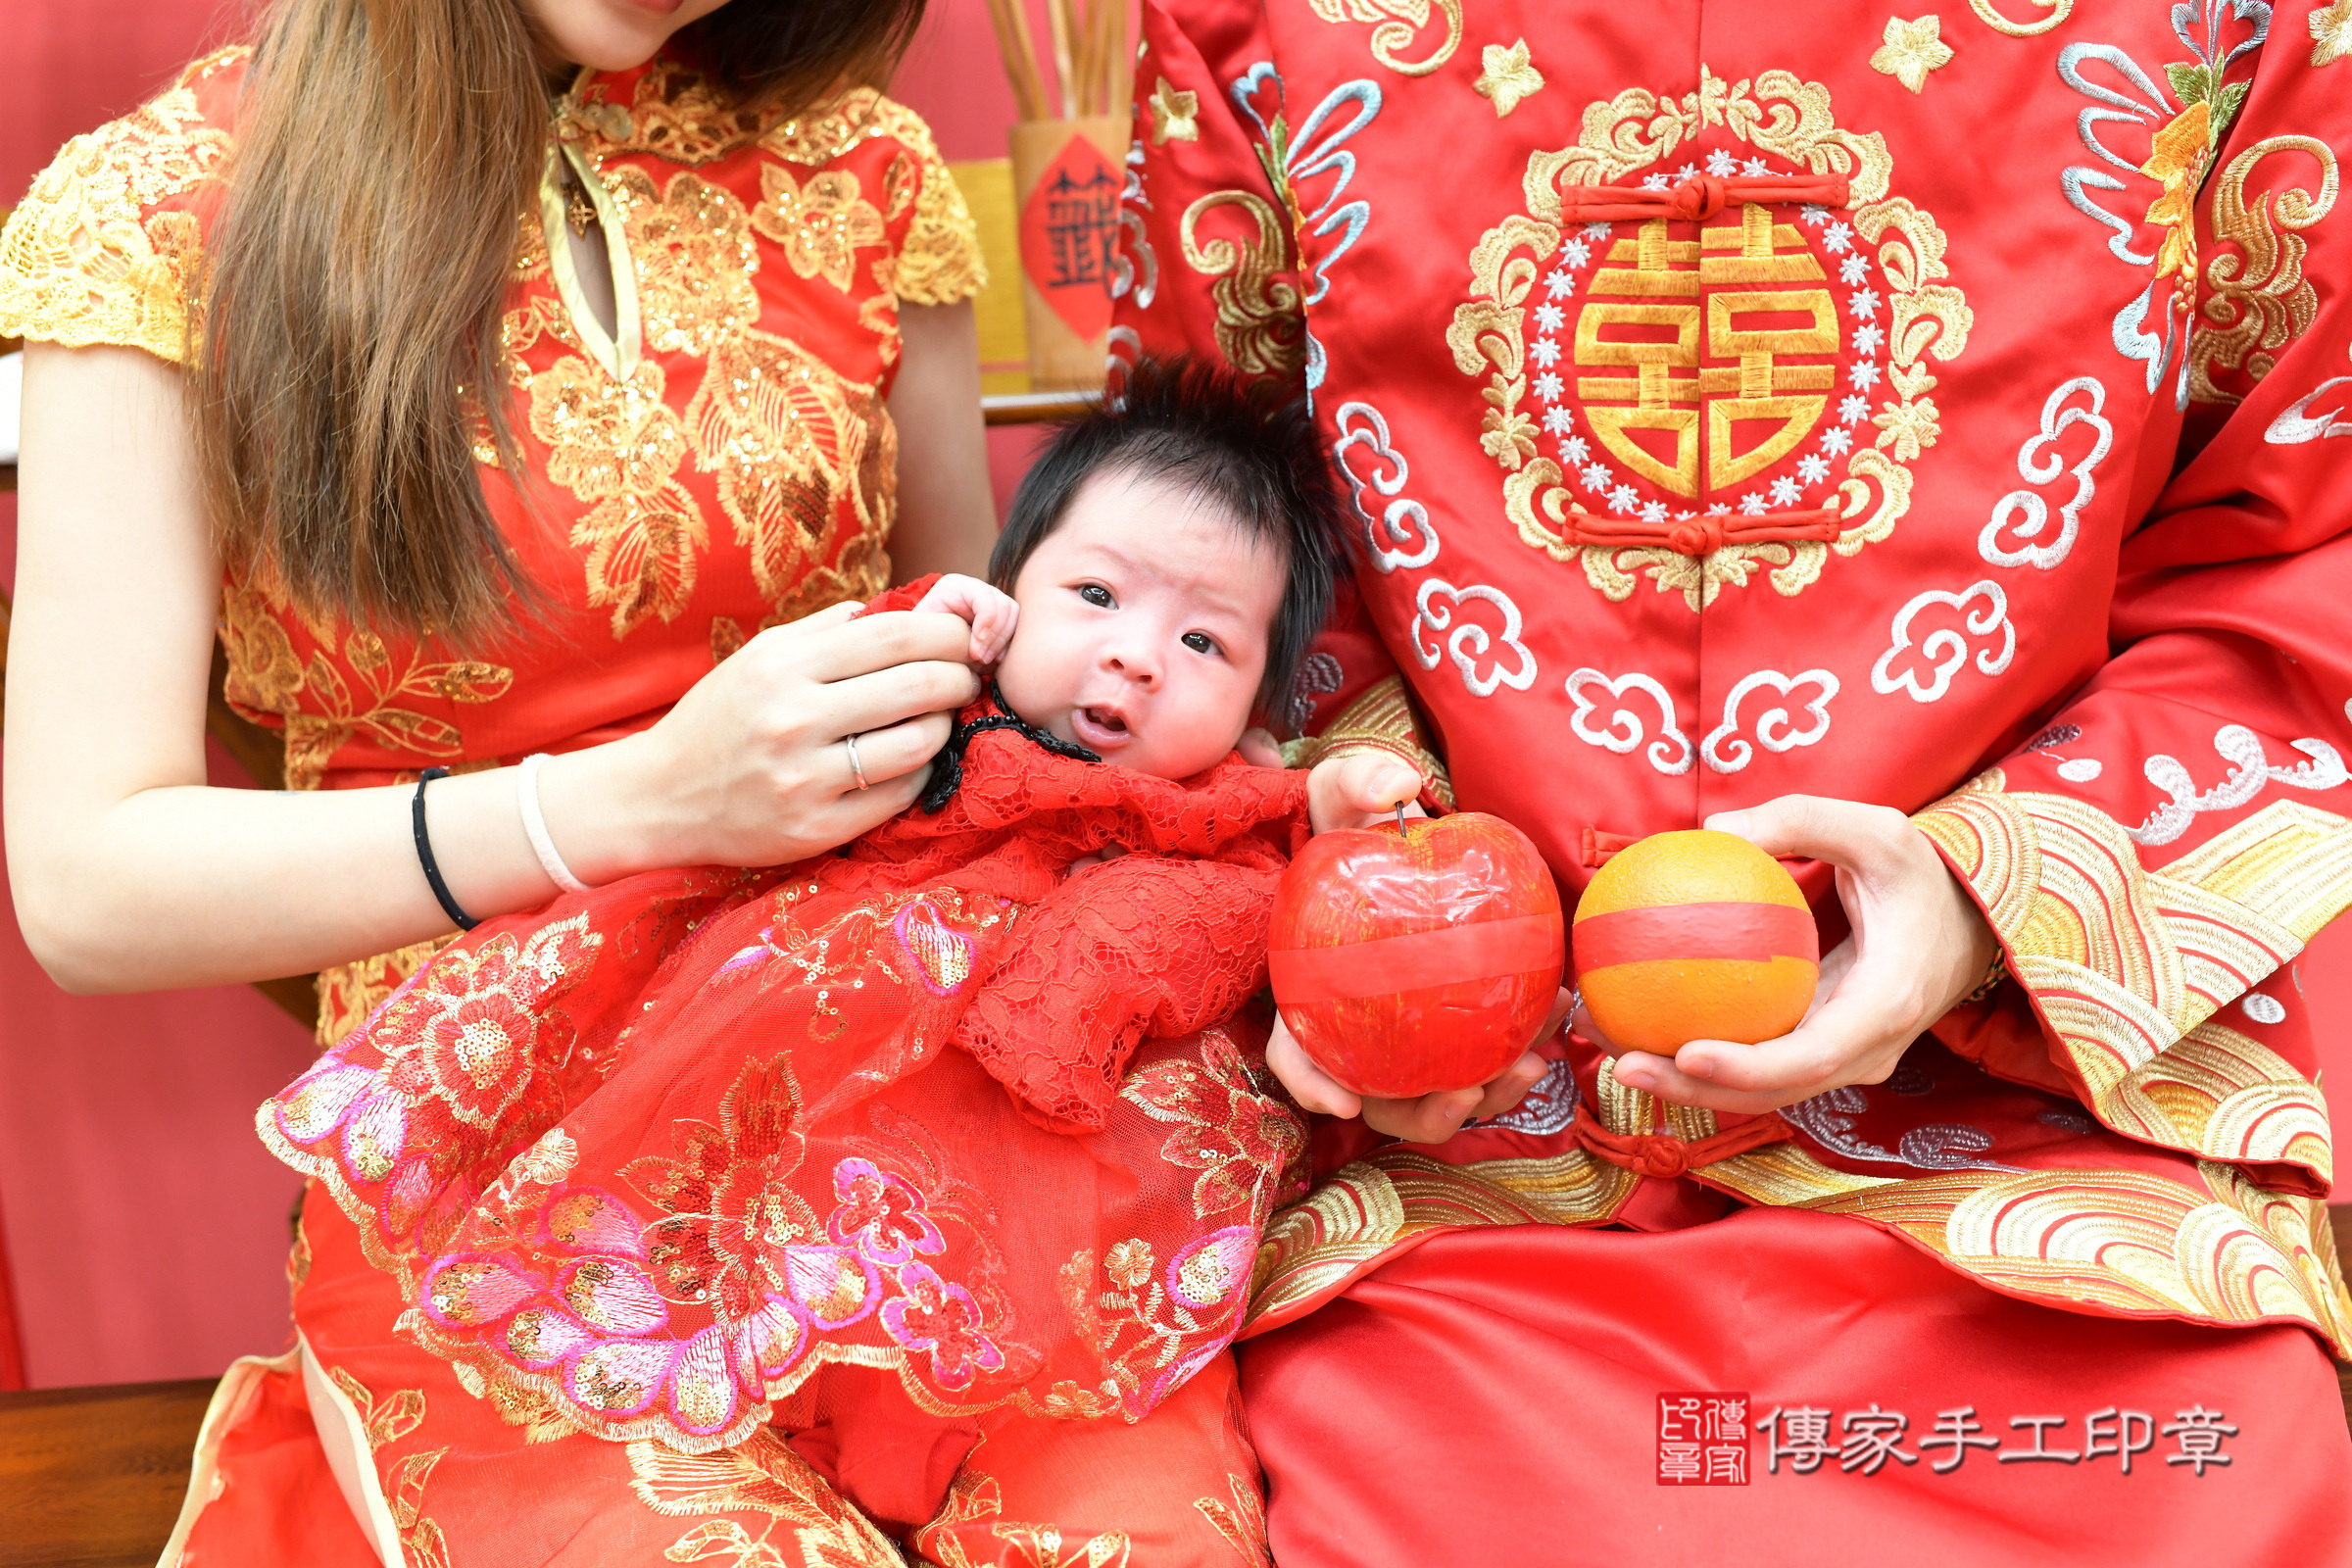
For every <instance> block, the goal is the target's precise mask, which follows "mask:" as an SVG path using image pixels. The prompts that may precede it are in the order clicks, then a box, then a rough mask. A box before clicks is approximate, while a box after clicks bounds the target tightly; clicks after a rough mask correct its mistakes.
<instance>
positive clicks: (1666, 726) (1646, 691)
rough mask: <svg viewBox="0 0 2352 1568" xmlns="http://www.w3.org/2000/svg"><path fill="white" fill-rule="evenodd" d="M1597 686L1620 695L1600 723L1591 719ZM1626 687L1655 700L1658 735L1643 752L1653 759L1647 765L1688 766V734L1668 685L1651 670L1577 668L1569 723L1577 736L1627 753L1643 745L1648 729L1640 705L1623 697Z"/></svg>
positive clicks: (1678, 769) (1665, 769)
mask: <svg viewBox="0 0 2352 1568" xmlns="http://www.w3.org/2000/svg"><path fill="white" fill-rule="evenodd" d="M1595 692H1606V693H1608V695H1609V696H1611V697H1613V698H1617V699H1620V701H1619V702H1618V703H1617V704H1616V706H1615V707H1613V708H1612V709H1611V710H1610V712H1609V716H1608V718H1607V719H1606V720H1605V721H1604V722H1603V723H1602V725H1601V727H1600V728H1598V729H1594V728H1593V724H1592V722H1591V720H1592V717H1593V710H1594V709H1595V708H1596V707H1598V706H1599V700H1598V698H1596V697H1595V696H1594V695H1593V694H1594V693H1595ZM1628 692H1640V693H1642V694H1643V695H1644V696H1646V697H1647V698H1648V699H1649V700H1650V701H1651V702H1652V703H1655V704H1656V705H1657V709H1658V738H1657V739H1656V740H1654V741H1651V742H1650V743H1649V749H1648V750H1647V751H1646V752H1644V753H1643V754H1642V755H1643V756H1645V757H1647V758H1648V759H1649V765H1650V766H1652V767H1654V768H1656V769H1657V770H1658V771H1659V772H1661V773H1665V774H1669V775H1671V774H1676V773H1688V772H1690V771H1691V738H1690V737H1689V736H1688V735H1685V734H1684V733H1683V731H1682V727H1681V726H1680V725H1678V724H1676V723H1675V721H1674V699H1673V698H1671V697H1669V696H1667V695H1666V688H1665V687H1663V686H1661V685H1659V684H1658V683H1657V682H1656V681H1654V680H1652V679H1651V678H1650V677H1649V676H1647V675H1643V674H1641V673H1639V672H1637V673H1635V674H1631V675H1620V676H1618V677H1617V678H1616V679H1614V680H1612V679H1610V678H1609V677H1608V676H1606V675H1604V674H1602V673H1601V672H1600V671H1599V670H1597V669H1592V668H1586V669H1580V670H1578V671H1577V672H1576V673H1575V674H1573V675H1571V676H1569V677H1568V696H1569V698H1570V700H1571V701H1573V702H1574V703H1575V704H1576V712H1575V714H1574V715H1573V716H1571V717H1570V719H1569V720H1568V727H1569V728H1570V729H1572V730H1574V731H1575V732H1576V738H1577V739H1578V740H1581V741H1584V742H1586V743H1588V744H1590V745H1593V746H1598V747H1600V748H1602V749H1603V750H1606V751H1611V752H1615V753H1617V754H1618V755H1619V756H1621V757H1622V756H1624V755H1625V754H1626V753H1628V752H1630V751H1632V750H1633V749H1634V748H1635V747H1637V746H1639V745H1641V744H1642V738H1643V737H1644V736H1646V735H1647V734H1648V733H1649V730H1648V727H1647V725H1646V723H1645V721H1644V719H1643V716H1642V713H1641V711H1639V710H1638V709H1636V708H1635V707H1633V706H1631V705H1629V704H1627V703H1625V702H1624V701H1622V699H1623V698H1624V697H1625V695H1626V694H1627V693H1628Z"/></svg>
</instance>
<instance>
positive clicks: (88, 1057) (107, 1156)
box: [0, 0, 2352, 1386]
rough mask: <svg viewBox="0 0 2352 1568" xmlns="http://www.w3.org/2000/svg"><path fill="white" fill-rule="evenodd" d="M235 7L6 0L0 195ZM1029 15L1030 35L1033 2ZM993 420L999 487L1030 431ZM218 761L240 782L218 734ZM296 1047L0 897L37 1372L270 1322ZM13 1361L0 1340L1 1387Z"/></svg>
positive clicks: (222, 1336)
mask: <svg viewBox="0 0 2352 1568" xmlns="http://www.w3.org/2000/svg"><path fill="white" fill-rule="evenodd" d="M241 13H242V7H241V6H239V5H236V4H234V3H233V0H232V3H230V4H227V5H223V4H218V3H215V0H109V3H107V4H104V5H89V4H69V3H67V0H7V3H5V4H0V83H4V84H5V86H6V91H4V92H0V203H13V202H15V201H16V200H17V199H18V198H19V197H20V196H21V195H22V193H23V192H24V190H25V186H26V185H27V184H29V183H30V181H31V179H32V176H33V175H34V174H35V173H36V172H39V170H40V169H41V167H42V166H43V165H44V164H46V163H47V162H48V160H49V157H50V155H51V154H52V153H53V152H55V150H56V149H57V147H58V145H59V144H60V143H62V142H63V141H65V139H66V138H67V137H69V136H72V135H73V134H75V133H76V132H79V131H82V130H87V129H89V128H90V127H91V126H93V125H96V124H99V123H102V122H104V121H106V120H108V119H111V118H112V117H114V116H116V115H119V114H122V113H123V111H125V110H127V109H129V108H131V107H133V106H134V105H136V104H137V103H138V102H139V101H140V100H141V99H143V98H145V97H147V96H148V95H149V94H150V93H152V92H154V91H156V90H157V89H158V88H159V87H161V86H162V85H164V84H165V83H167V82H168V81H170V79H171V78H172V74H173V73H175V72H176V71H177V69H178V67H179V65H180V63H181V62H183V61H185V60H186V59H188V58H189V57H191V56H192V55H194V54H196V53H198V52H199V51H200V50H202V49H204V48H205V47H207V46H209V45H211V44H214V43H217V42H221V41H224V40H226V39H228V38H231V37H233V36H235V35H236V32H237V18H238V17H239V16H240V15H241ZM1034 21H1035V25H1036V28H1037V32H1038V35H1039V36H1041V37H1042V36H1044V35H1045V25H1044V18H1043V14H1042V12H1040V13H1039V14H1038V15H1037V17H1036V18H1035V19H1034ZM892 90H893V91H894V92H895V93H896V94H897V95H898V96H899V97H900V98H902V99H904V100H905V101H906V102H907V103H908V104H910V105H911V106H913V107H914V108H915V109H916V110H918V111H919V112H921V113H922V114H923V115H924V116H925V117H926V118H927V119H928V120H929V121H930V122H931V125H932V128H933V129H934V130H935V131H936V132H937V134H938V136H939V141H940V146H941V148H942V150H943V151H944V152H945V153H946V155H947V156H948V157H949V158H950V159H973V158H996V157H1002V156H1004V153H1005V125H1006V124H1007V123H1010V121H1011V119H1012V102H1011V96H1010V94H1009V92H1008V91H1007V90H1006V88H1005V81H1004V76H1003V73H1002V72H1001V71H1000V70H999V68H998V65H997V56H996V46H995V43H994V41H993V39H992V38H991V37H990V34H989V25H988V14H987V8H986V6H985V5H984V4H983V3H982V0H933V3H932V7H931V16H930V19H929V20H928V21H927V22H926V24H925V25H924V28H923V31H922V34H921V36H920V37H919V38H918V39H917V40H916V42H915V45H914V47H913V49H912V50H911V51H910V53H909V54H908V56H907V62H906V65H905V66H904V68H903V69H902V70H901V72H900V73H899V77H898V80H897V81H896V82H895V83H894V85H893V89H892ZM990 435H991V441H990V457H991V462H992V466H993V467H994V468H995V472H996V481H997V492H998V498H999V506H1000V508H1001V507H1002V506H1003V503H1004V498H1005V496H1006V495H1007V494H1008V493H1009V489H1010V486H1011V485H1012V483H1013V482H1014V481H1015V480H1017V479H1018V477H1019V474H1020V471H1021V469H1022V467H1023V466H1025V465H1026V463H1027V461H1028V455H1029V452H1030V450H1031V448H1032V446H1033V444H1034V437H1033V435H1032V433H1031V432H1028V431H1025V430H1020V429H1011V430H996V431H992V432H990ZM15 561H16V498H15V497H14V496H13V495H9V496H0V583H5V585H7V586H9V587H10V588H12V589H13V587H14V578H15ZM214 777H215V782H218V783H224V784H226V783H243V782H245V781H244V779H243V777H242V775H240V774H239V773H238V772H237V770H236V768H235V766H234V764H232V763H230V762H229V761H228V760H226V759H225V758H224V757H221V756H218V755H216V756H215V758H214ZM2298 970H2299V980H2300V983H2301V985H2302V988H2303V990H2304V992H2305V994H2306V995H2307V996H2310V997H2312V998H2313V999H2314V1002H2315V1005H2317V1006H2318V1008H2319V1010H2321V1011H2322V1012H2323V1013H2325V1014H2327V1015H2329V1016H2332V1017H2334V1018H2336V1019H2338V1020H2342V1022H2341V1023H2339V1026H2338V1028H2337V1030H2336V1032H2335V1034H2334V1051H2333V1057H2334V1060H2335V1062H2336V1064H2337V1068H2336V1071H2337V1073H2340V1074H2342V1075H2343V1076H2344V1077H2345V1078H2347V1079H2352V929H2339V930H2337V931H2335V932H2331V933H2330V934H2329V935H2327V937H2324V938H2323V939H2322V941H2321V943H2320V944H2319V946H2318V947H2316V948H2315V949H2313V951H2312V952H2310V953H2308V954H2306V955H2305V956H2304V958H2303V960H2302V962H2301V963H2300V964H2299V965H2298ZM309 1056H310V1044H309V1040H308V1038H307V1036H306V1035H305V1033H304V1032H303V1031H302V1030H301V1029H299V1028H298V1027H296V1026H295V1025H294V1024H293V1023H292V1022H290V1021H289V1020H288V1019H287V1018H286V1017H285V1015H284V1014H282V1013H280V1012H279V1011H278V1010H277V1009H276V1008H275V1007H273V1006H271V1005H270V1004H269V1003H268V1002H266V1001H265V1000H263V999H262V997H261V996H260V995H259V994H257V993H255V992H252V991H249V990H247V989H245V988H243V987H220V988H216V989H212V990H206V991H180V992H169V993H164V994H160V995H153V996H141V997H69V996H67V995H66V994H64V993H63V992H61V991H59V990H58V989H57V988H56V987H55V986H53V985H51V984H50V983H49V981H48V978H47V977H46V976H45V975H43V974H42V973H41V971H40V968H39V966H38V965H37V964H35V963H34V962H33V960H32V956H31V955H30V954H29V953H27V952H26V951H25V944H24V940H23V938H22V937H21V936H20V935H19V934H18V931H17V928H16V922H15V919H14V916H13V912H11V913H9V914H7V915H6V916H5V918H0V1212H4V1213H5V1215H6V1235H5V1243H4V1246H5V1257H6V1261H7V1263H8V1264H9V1266H10V1271H11V1273H12V1274H13V1279H14V1299H15V1303H16V1314H17V1317H18V1320H19V1324H20V1328H21V1333H22V1337H23V1343H24V1349H25V1372H26V1374H27V1376H28V1378H29V1380H30V1382H31V1383H32V1384H34V1385H35V1386H61V1385H70V1384H82V1383H113V1382H132V1381H140V1380H145V1379H152V1378H177V1377H199V1376H209V1375H211V1374H214V1373H217V1372H219V1371H220V1370H221V1367H222V1366H224V1365H225V1364H226V1363H227V1362H228V1361H229V1359H230V1358H232V1357H234V1356H236V1355H239V1354H243V1353H245V1352H247V1351H251V1350H273V1349H276V1348H279V1347H280V1346H281V1345H282V1344H283V1343H284V1342H285V1339H286V1336H287V1334H288V1332H289V1323H288V1318H287V1314H286V1306H285V1287H284V1281H283V1276H282V1269H281V1266H282V1262H283V1259H284V1255H285V1249H286V1238H287V1218H288V1212H289V1209H290V1207H291V1205H292V1203H293V1201H294V1197H295V1190H296V1182H295V1179H294V1177H293V1176H292V1175H291V1174H290V1173H289V1172H287V1171H286V1170H285V1168H284V1167H282V1166H280V1165H278V1164H277V1163H276V1162H275V1161H274V1160H272V1159H270V1157H269V1156H268V1155H266V1154H265V1153H263V1152H262V1150H261V1147H260V1145H259V1144H257V1143H256V1142H255V1140H254V1138H253V1134H252V1114H253V1107H254V1106H255V1105H256V1104H257V1103H259V1102H260V1101H261V1100H262V1098H263V1097H264V1096H265V1095H267V1094H269V1093H270V1092H271V1091H272V1090H275V1089H277V1088H278V1087H280V1086H281V1085H282V1084H284V1083H285V1082H286V1080H287V1079H289V1078H291V1077H292V1076H293V1075H294V1074H295V1073H297V1072H299V1071H300V1070H301V1068H302V1066H303V1064H304V1063H305V1062H306V1061H307V1060H308V1059H309ZM2330 1076H2331V1077H2332V1076H2335V1074H2330ZM2338 1170H2339V1173H2341V1174H2343V1175H2352V1164H2346V1163H2343V1162H2339V1166H2338ZM0 1295H5V1292H0ZM7 1371H8V1367H7V1353H6V1351H5V1349H4V1348H0V1386H5V1385H6V1382H7V1376H6V1375H7Z"/></svg>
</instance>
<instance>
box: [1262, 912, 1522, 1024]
mask: <svg viewBox="0 0 2352 1568" xmlns="http://www.w3.org/2000/svg"><path fill="white" fill-rule="evenodd" d="M1561 935H1562V928H1561V920H1560V917H1559V916H1558V915H1557V914H1522V915H1514V916H1512V917H1511V918H1510V919H1507V920H1482V921H1480V922H1479V923H1478V924H1476V925H1449V926H1442V927H1440V928H1439V929H1438V930H1435V931H1413V932H1408V933H1407V934H1405V935H1404V936H1400V937H1382V938H1380V939H1379V940H1377V941H1374V942H1350V943H1348V944H1346V945H1345V946H1342V947H1336V948H1294V949H1292V950H1290V951H1289V952H1287V953H1286V952H1277V953H1269V954H1267V955H1266V962H1267V965H1268V967H1269V968H1270V969H1271V970H1272V971H1273V976H1274V1000H1275V1001H1276V1002H1279V1003H1282V1004H1284V1005H1294V1004H1304V1003H1309V1002H1341V1001H1345V1000H1347V999H1348V998H1350V997H1385V996H1389V995H1392V994H1393V993H1396V992H1398V991H1418V990H1421V989H1422V988H1424V987H1427V986H1443V985H1450V984H1452V983H1453V982H1454V981H1456V980H1486V979H1490V978H1492V977H1494V976H1495V975H1498V974H1531V973H1534V972H1535V971H1537V970H1539V969H1552V970H1557V969H1558V968H1559V967H1560V964H1561V959H1562V958H1563V957H1564V955H1563V954H1562V952H1561Z"/></svg>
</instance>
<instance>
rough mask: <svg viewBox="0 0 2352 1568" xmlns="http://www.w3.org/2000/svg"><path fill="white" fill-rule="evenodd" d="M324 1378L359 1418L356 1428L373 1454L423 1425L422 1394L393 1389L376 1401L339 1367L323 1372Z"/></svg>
mask: <svg viewBox="0 0 2352 1568" xmlns="http://www.w3.org/2000/svg"><path fill="white" fill-rule="evenodd" d="M326 1375H327V1377H328V1379H329V1380H330V1381H332V1382H333V1384H334V1385H335V1387H336V1388H338V1389H341V1390H342V1391H343V1397H345V1398H346V1399H349V1400H350V1401H351V1407H352V1409H353V1410H355V1411H357V1412H358V1414H359V1417H360V1426H361V1428H362V1430H363V1431H364V1432H365V1433H366V1435H367V1438H368V1452H369V1453H373V1452H375V1451H376V1450H377V1449H379V1448H381V1447H383V1446H385V1445H386V1444H388V1443H398V1442H399V1441H400V1440H401V1439H403V1438H405V1437H407V1436H408V1435H409V1434H410V1433H412V1432H414V1431H416V1430H417V1427H419V1426H421V1425H422V1424H423V1422H424V1391H423V1390H422V1389H396V1390H394V1391H393V1392H392V1393H391V1394H389V1395H387V1396H385V1397H384V1398H383V1399H382V1400H380V1401H379V1400H378V1399H377V1398H376V1397H375V1396H374V1395H372V1394H370V1393H368V1386H367V1385H366V1384H365V1383H362V1382H361V1381H360V1380H359V1379H358V1378H355V1377H353V1376H352V1375H351V1374H350V1373H349V1372H346V1371H344V1370H343V1368H341V1367H339V1366H338V1367H330V1368H328V1369H327V1374H326Z"/></svg>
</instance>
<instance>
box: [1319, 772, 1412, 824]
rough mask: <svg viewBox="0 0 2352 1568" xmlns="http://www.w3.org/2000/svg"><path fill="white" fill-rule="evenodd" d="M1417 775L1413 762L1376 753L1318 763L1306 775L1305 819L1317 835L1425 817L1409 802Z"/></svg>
mask: <svg viewBox="0 0 2352 1568" xmlns="http://www.w3.org/2000/svg"><path fill="white" fill-rule="evenodd" d="M1420 794H1421V774H1420V772H1419V771H1418V770H1417V769H1415V768H1414V767H1413V766H1411V764H1409V763H1407V762H1404V761H1401V760H1398V759H1397V758H1394V757H1390V756H1388V755H1386V754H1384V753H1380V752H1358V753H1356V754H1355V755H1354V756H1352V757H1335V758H1332V759H1331V760H1328V761H1322V762H1317V763H1316V764H1315V766H1314V770H1313V771H1312V772H1310V773H1308V774H1307V775H1306V815H1307V820H1308V821H1309V822H1311V823H1312V824H1313V825H1314V829H1315V831H1316V832H1318V833H1328V832H1330V831H1331V830H1332V829H1333V828H1337V827H1370V826H1371V825H1372V824H1374V823H1375V822H1380V821H1384V820H1387V819H1389V818H1392V817H1394V816H1395V815H1396V814H1397V808H1398V807H1399V806H1401V807H1403V808H1404V809H1405V814H1406V815H1408V816H1420V815H1423V814H1424V813H1423V812H1422V809H1421V808H1420V807H1419V806H1417V805H1415V804H1413V803H1414V801H1415V800H1416V799H1417V798H1418V797H1419V795H1420Z"/></svg>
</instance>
